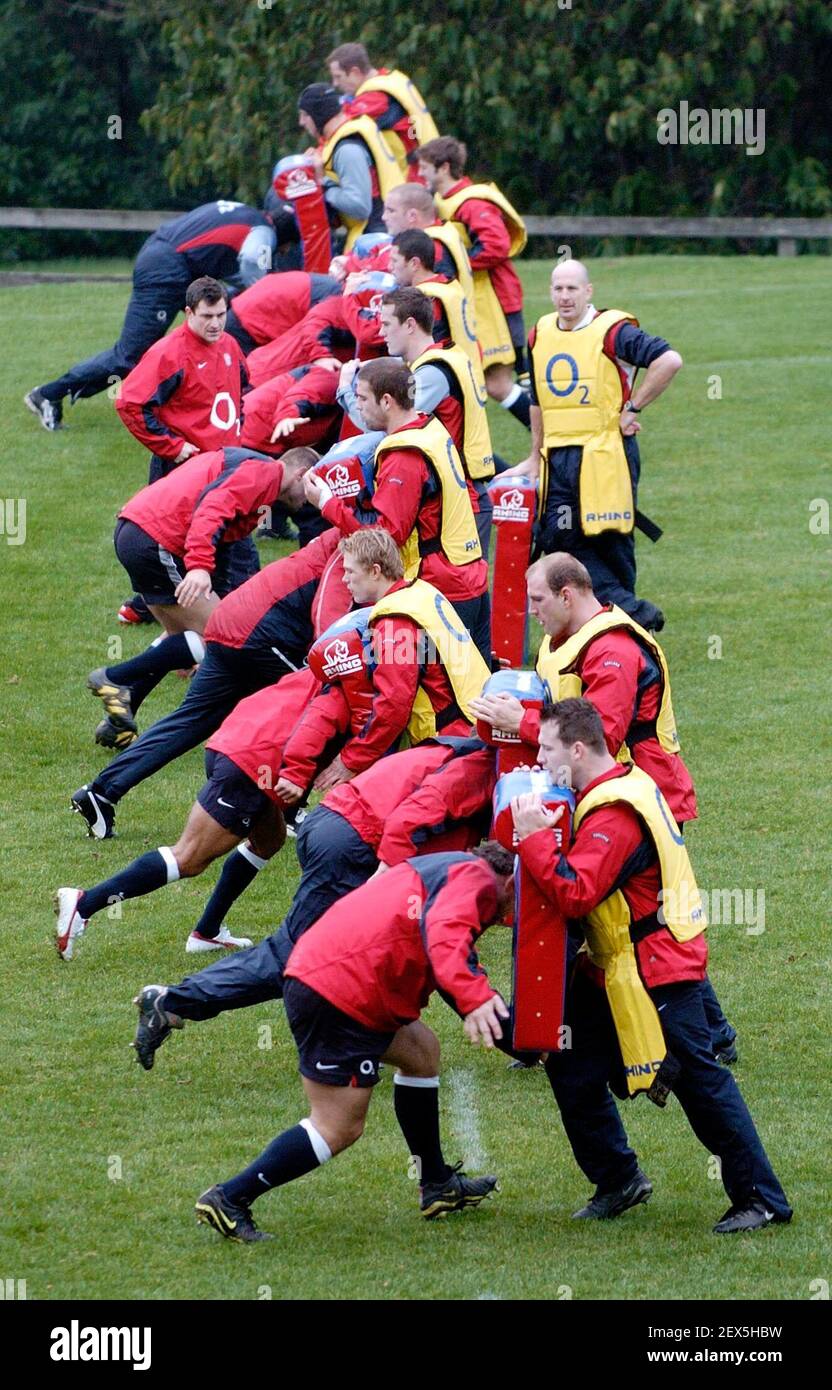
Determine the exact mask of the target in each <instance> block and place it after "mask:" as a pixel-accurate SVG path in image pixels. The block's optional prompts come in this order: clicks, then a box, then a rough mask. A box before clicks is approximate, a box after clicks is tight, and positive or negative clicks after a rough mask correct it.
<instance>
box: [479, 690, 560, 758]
mask: <svg viewBox="0 0 832 1390" xmlns="http://www.w3.org/2000/svg"><path fill="white" fill-rule="evenodd" d="M482 693H483V695H513V696H514V698H515V699H516V700H519V701H520V703H521V705H522V706H523V708H524V709H536V710H539V709H542V707H543V705H544V703H545V701H546V700H547V699H548V698H549V687H548V685H547V684H546V683H545V681H542V680H541V679H540V677H539V676H538V674H537V672H536V671H495V672H494V674H493V675H492V676H489V678H488V680H487V681H486V682H485V685H484V686H483V688H482ZM477 734H478V735H479V737H480V738H481V739H482V741H483V743H487V744H488V746H489V748H496V749H497V776H498V777H502V775H503V773H504V772H513V771H514V769H515V768H516V767H519V766H520V764H521V763H524V764H526V766H529V767H530V766H531V765H532V763H534V762H535V761H536V759H537V748H536V747H534V748H532V747H530V746H529V744H528V743H523V741H522V739H521V738H520V735H519V734H507V733H504V732H503V730H502V729H494V728H492V726H491V725H490V724H486V723H485V721H484V720H482V719H478V720H477Z"/></svg>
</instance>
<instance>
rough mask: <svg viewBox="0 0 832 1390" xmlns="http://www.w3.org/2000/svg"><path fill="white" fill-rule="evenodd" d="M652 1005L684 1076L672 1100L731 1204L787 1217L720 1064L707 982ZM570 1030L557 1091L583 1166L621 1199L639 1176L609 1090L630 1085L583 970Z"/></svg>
mask: <svg viewBox="0 0 832 1390" xmlns="http://www.w3.org/2000/svg"><path fill="white" fill-rule="evenodd" d="M650 997H651V999H652V1000H653V1002H654V1003H655V1005H656V1007H657V1009H658V1010H659V1017H660V1019H661V1024H662V1029H663V1032H664V1036H665V1040H666V1042H667V1047H668V1050H669V1051H670V1052H671V1053H672V1054H673V1056H674V1057H675V1058H676V1060H677V1062H679V1063H680V1065H681V1068H682V1071H681V1075H680V1077H679V1079H678V1081H677V1082H676V1083H675V1084H674V1086H673V1094H674V1095H675V1096H676V1098H677V1100H678V1102H679V1104H680V1105H681V1107H682V1109H683V1110H684V1112H685V1115H686V1116H687V1120H688V1123H689V1124H690V1127H691V1129H692V1130H693V1132H694V1134H695V1135H696V1137H697V1139H699V1141H700V1142H701V1143H702V1144H703V1145H704V1146H705V1149H706V1150H707V1152H708V1153H711V1154H715V1155H716V1156H717V1157H718V1158H719V1159H720V1160H721V1165H722V1182H723V1185H724V1187H725V1191H726V1192H727V1193H728V1197H729V1199H730V1201H731V1204H732V1205H735V1206H740V1207H744V1206H747V1205H748V1203H749V1202H750V1201H751V1200H753V1198H754V1196H755V1195H758V1196H759V1197H760V1198H761V1199H762V1201H763V1202H764V1203H765V1205H766V1206H767V1207H768V1208H769V1210H770V1211H772V1212H774V1214H775V1215H776V1216H779V1217H780V1218H781V1219H788V1217H789V1216H790V1215H791V1208H790V1206H789V1204H788V1201H787V1199H786V1195H785V1193H784V1191H783V1189H782V1187H781V1186H780V1183H779V1182H778V1180H777V1177H776V1176H775V1173H774V1170H773V1169H772V1167H771V1164H770V1162H769V1160H768V1157H767V1155H766V1152H765V1149H764V1148H763V1145H762V1143H761V1141H760V1137H759V1135H758V1134H757V1131H756V1129H755V1127H754V1121H753V1120H752V1118H751V1115H750V1114H749V1111H748V1107H747V1105H746V1104H745V1101H744V1100H743V1098H742V1095H741V1094H740V1090H739V1087H738V1086H737V1083H736V1081H735V1080H734V1078H733V1076H732V1075H731V1072H730V1071H729V1070H728V1069H727V1068H726V1067H723V1066H721V1065H720V1064H719V1062H717V1061H715V1059H714V1055H713V1041H712V1035H711V1029H710V1026H709V1024H708V1020H707V1017H706V1013H705V1007H704V1003H703V986H702V982H701V981H684V982H683V983H680V984H673V985H662V986H660V987H658V988H656V989H651V990H650ZM565 1022H566V1023H567V1024H568V1025H569V1027H570V1028H571V1030H572V1036H571V1047H570V1048H569V1049H567V1050H565V1051H563V1052H553V1053H551V1054H550V1056H549V1060H548V1062H547V1064H546V1072H547V1075H548V1077H549V1083H550V1085H551V1087H552V1091H553V1092H554V1096H555V1100H556V1101H557V1104H558V1108H559V1110H560V1113H561V1119H562V1120H563V1127H564V1129H565V1130H566V1135H567V1138H568V1139H569V1143H570V1144H571V1146H572V1152H573V1154H574V1155H575V1160H576V1162H577V1164H578V1166H579V1167H580V1168H581V1170H582V1171H583V1172H584V1173H585V1174H586V1176H587V1178H589V1180H590V1182H592V1183H594V1184H595V1186H596V1189H597V1190H598V1192H600V1193H605V1192H613V1191H615V1190H616V1189H617V1188H619V1187H622V1186H624V1184H626V1183H628V1182H629V1181H630V1180H631V1179H632V1178H633V1177H634V1176H635V1173H636V1170H637V1167H638V1160H637V1158H636V1155H635V1153H634V1152H633V1150H632V1149H631V1148H630V1146H629V1144H628V1142H627V1135H626V1132H625V1130H624V1126H623V1124H622V1123H621V1116H620V1115H619V1112H618V1107H617V1105H616V1103H615V1101H614V1100H613V1097H612V1095H611V1094H610V1090H609V1083H610V1081H611V1080H612V1081H613V1082H614V1083H615V1084H616V1087H617V1088H621V1087H623V1084H624V1077H623V1069H622V1063H621V1054H620V1051H619V1048H618V1040H617V1038H616V1034H615V1029H614V1027H613V1022H612V1014H611V1013H610V1009H609V1004H608V1003H607V998H606V994H605V992H604V990H602V989H600V988H598V986H596V985H595V984H594V983H593V982H592V981H591V980H589V979H588V978H587V977H586V975H585V974H583V973H582V972H581V971H580V970H578V971H576V972H575V973H574V975H573V978H572V983H571V985H570V988H569V992H568V994H567V1002H566V1013H565Z"/></svg>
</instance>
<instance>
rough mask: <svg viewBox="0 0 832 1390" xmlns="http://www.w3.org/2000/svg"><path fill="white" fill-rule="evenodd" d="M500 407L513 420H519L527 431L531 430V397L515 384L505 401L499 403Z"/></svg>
mask: <svg viewBox="0 0 832 1390" xmlns="http://www.w3.org/2000/svg"><path fill="white" fill-rule="evenodd" d="M500 405H501V406H502V407H503V410H507V411H508V412H509V414H510V415H513V416H514V418H515V420H519V421H520V424H521V425H525V426H526V429H527V430H529V429H531V427H532V417H531V406H532V401H531V396H530V395H529V393H528V391H524V390H523V388H522V386H520V385H519V384H518V383H517V382H515V384H514V386H512V388H511V390H510V391H509V393H508V395H507V396H506V398H505V400H502V401H500Z"/></svg>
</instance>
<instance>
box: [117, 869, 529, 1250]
mask: <svg viewBox="0 0 832 1390" xmlns="http://www.w3.org/2000/svg"><path fill="white" fill-rule="evenodd" d="M513 870H514V859H513V856H512V855H511V854H509V853H508V852H507V851H506V850H504V849H502V847H501V846H499V845H496V844H495V843H494V842H487V843H486V844H484V845H482V846H481V847H480V848H479V849H478V850H475V851H474V852H473V853H472V854H464V853H445V854H430V855H424V856H423V857H421V858H419V859H410V860H408V861H407V862H406V863H404V864H400V865H398V866H397V867H396V868H394V869H389V870H388V871H387V873H385V874H382V875H381V876H379V877H376V878H372V879H370V881H369V882H368V883H365V884H364V885H363V887H361V888H358V889H356V890H355V892H353V893H350V894H348V895H347V896H346V897H345V898H342V899H341V901H340V902H337V903H335V904H334V906H333V907H331V908H330V909H329V911H328V912H326V913H324V915H323V917H321V918H320V919H319V921H318V922H316V923H315V925H314V926H313V927H311V928H310V929H309V931H307V932H306V933H305V934H304V936H303V937H302V938H301V940H300V941H299V942H298V944H297V945H296V947H295V949H294V950H293V952H292V954H291V956H290V957H289V961H288V964H287V967H286V977H285V982H284V1004H285V1006H286V1016H287V1018H288V1020H289V1026H290V1028H291V1030H292V1034H293V1036H294V1039H295V1043H296V1045H297V1049H298V1055H299V1060H300V1072H301V1077H302V1080H303V1086H304V1090H305V1091H306V1096H307V1099H308V1101H309V1107H310V1113H309V1116H308V1117H307V1118H306V1119H303V1120H301V1122H300V1123H299V1124H297V1125H295V1126H294V1127H293V1128H292V1129H288V1130H286V1131H284V1133H282V1134H280V1135H278V1137H277V1138H276V1139H274V1140H272V1142H271V1143H270V1144H269V1145H268V1147H267V1148H266V1149H265V1150H264V1151H263V1153H262V1154H260V1155H259V1156H258V1157H257V1158H256V1159H255V1160H254V1162H253V1163H251V1164H250V1165H249V1166H248V1167H247V1168H244V1169H243V1171H242V1172H241V1173H238V1174H237V1175H236V1176H235V1177H232V1178H228V1179H226V1180H225V1181H224V1182H222V1183H220V1184H217V1185H215V1186H213V1187H211V1188H209V1189H208V1191H206V1192H204V1193H203V1194H202V1196H201V1197H200V1198H199V1200H198V1202H197V1204H196V1211H197V1217H198V1219H199V1220H200V1221H203V1222H205V1223H207V1224H209V1225H212V1226H213V1227H214V1228H215V1229H216V1230H217V1231H219V1232H220V1234H221V1235H223V1236H226V1237H228V1238H229V1239H231V1240H236V1241H254V1240H260V1239H262V1238H263V1237H262V1233H261V1232H260V1231H258V1230H257V1227H256V1226H255V1224H254V1221H253V1219H252V1216H251V1204H252V1203H253V1202H254V1201H255V1200H256V1199H257V1198H258V1197H260V1196H262V1195H263V1193H264V1192H267V1191H269V1190H271V1189H272V1188H275V1187H281V1186H282V1185H283V1184H284V1183H287V1182H291V1181H293V1179H295V1178H299V1177H302V1176H303V1175H304V1174H305V1173H309V1172H311V1171H312V1170H313V1169H315V1168H317V1167H319V1165H320V1164H322V1163H325V1162H326V1161H327V1160H328V1159H330V1158H332V1157H333V1156H334V1155H335V1154H337V1153H340V1152H341V1150H342V1149H347V1148H349V1147H350V1145H351V1144H354V1143H355V1142H356V1140H357V1139H359V1138H360V1137H361V1134H362V1132H363V1129H364V1120H365V1117H366V1114H367V1108H368V1106H369V1103H370V1095H371V1090H372V1087H373V1086H375V1085H376V1083H377V1082H378V1080H379V1063H380V1062H382V1061H384V1062H386V1063H388V1064H390V1065H392V1066H395V1067H397V1068H398V1074H397V1076H396V1078H395V1090H394V1105H395V1111H396V1118H397V1120H398V1122H399V1125H400V1126H401V1129H402V1133H403V1134H404V1137H405V1141H406V1143H407V1145H408V1150H409V1152H410V1153H411V1155H412V1156H413V1157H414V1158H415V1159H416V1160H417V1162H418V1164H419V1172H420V1176H421V1186H420V1208H421V1211H422V1214H423V1216H426V1217H428V1218H432V1217H436V1216H442V1215H444V1214H445V1213H446V1212H449V1211H457V1210H461V1209H463V1208H464V1207H466V1206H475V1205H476V1204H477V1203H479V1202H480V1201H482V1200H483V1198H484V1197H487V1196H488V1195H489V1193H491V1192H493V1191H494V1189H495V1187H496V1185H497V1180H496V1178H494V1177H483V1178H473V1179H472V1178H468V1177H466V1176H465V1175H464V1174H463V1173H461V1172H460V1171H459V1170H458V1169H454V1168H451V1167H449V1165H448V1164H447V1163H446V1162H445V1159H444V1157H443V1154H442V1146H441V1141H440V1136H439V1095H438V1087H439V1077H438V1069H439V1043H438V1040H437V1038H436V1037H435V1035H434V1034H433V1033H432V1032H431V1031H430V1029H429V1028H427V1027H425V1025H424V1024H422V1023H420V1022H419V1015H420V1014H421V1011H422V1009H423V1008H424V1007H425V1006H426V1004H427V1002H428V1000H429V998H430V996H431V994H432V993H433V991H434V990H435V989H439V990H440V991H441V992H442V994H443V996H444V997H445V998H446V999H447V1001H448V1002H449V1003H450V1004H451V1005H452V1007H453V1008H455V1009H456V1011H457V1012H458V1013H459V1014H460V1015H461V1016H462V1017H463V1018H464V1019H465V1032H466V1035H467V1037H468V1038H469V1039H470V1040H471V1041H472V1042H478V1041H479V1040H480V1039H481V1040H482V1041H483V1042H484V1044H485V1046H486V1047H492V1046H493V1045H494V1043H495V1042H498V1041H500V1040H501V1038H502V1029H501V1026H500V1019H504V1018H507V1017H508V1009H507V1007H506V1005H505V1004H504V1003H503V1000H502V999H501V998H500V995H499V994H497V993H496V991H495V990H494V989H493V988H492V986H491V984H490V983H489V980H488V977H487V975H486V974H485V971H484V970H483V969H482V966H481V965H480V964H479V961H478V959H477V956H476V954H475V944H476V942H477V940H478V939H479V937H480V936H481V935H482V933H483V932H484V931H485V929H486V928H487V927H489V926H490V925H491V924H492V923H494V922H497V921H500V920H501V919H502V918H503V917H505V916H506V915H508V914H509V913H510V911H511V904H512V902H513V891H514V888H513ZM347 958H348V959H349V962H350V968H349V969H345V968H344V962H345V959H347ZM147 992H148V991H144V993H145V994H146V993H147ZM156 1002H157V1003H159V1002H160V1001H158V1000H157V1001H156ZM163 1012H164V1011H163ZM165 1021H166V1023H167V1026H168V1027H169V1028H170V1027H174V1026H177V1024H178V1023H179V1020H178V1019H177V1018H176V1017H175V1016H171V1015H165ZM146 1026H147V1025H146V1024H145V1014H144V1013H143V1012H142V1011H141V1009H140V1022H139V1032H138V1034H137V1038H136V1046H137V1049H141V1047H142V1046H143V1045H144V1039H143V1036H142V1034H143V1032H144V1030H145V1028H146Z"/></svg>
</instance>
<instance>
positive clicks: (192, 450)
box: [173, 444, 199, 463]
mask: <svg viewBox="0 0 832 1390" xmlns="http://www.w3.org/2000/svg"><path fill="white" fill-rule="evenodd" d="M198 453H199V445H198V444H183V445H182V448H181V449H180V450H179V453H178V454H177V455H176V458H175V459H174V460H173V461H174V463H184V462H185V459H189V458H191V456H192V455H193V454H198Z"/></svg>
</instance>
